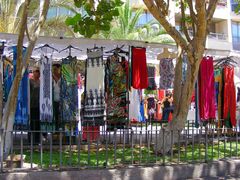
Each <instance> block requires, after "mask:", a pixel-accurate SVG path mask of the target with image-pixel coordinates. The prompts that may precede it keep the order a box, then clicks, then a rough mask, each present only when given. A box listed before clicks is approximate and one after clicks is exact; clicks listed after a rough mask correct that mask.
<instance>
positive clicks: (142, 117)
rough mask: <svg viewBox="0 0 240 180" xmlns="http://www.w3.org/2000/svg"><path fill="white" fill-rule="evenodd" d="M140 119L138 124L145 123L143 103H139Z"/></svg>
mask: <svg viewBox="0 0 240 180" xmlns="http://www.w3.org/2000/svg"><path fill="white" fill-rule="evenodd" d="M140 115H141V116H140V118H139V122H146V119H145V114H144V101H141V103H140Z"/></svg>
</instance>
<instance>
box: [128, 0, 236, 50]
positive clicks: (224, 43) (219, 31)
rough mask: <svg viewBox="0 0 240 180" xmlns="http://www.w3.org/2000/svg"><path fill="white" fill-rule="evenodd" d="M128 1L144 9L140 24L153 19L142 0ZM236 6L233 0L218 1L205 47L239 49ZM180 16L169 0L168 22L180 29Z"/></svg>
mask: <svg viewBox="0 0 240 180" xmlns="http://www.w3.org/2000/svg"><path fill="white" fill-rule="evenodd" d="M193 1H195V0H193ZM130 3H131V6H132V7H134V8H136V9H137V8H144V9H145V13H144V14H143V15H142V17H141V20H140V22H139V24H140V25H142V24H145V23H147V22H148V21H150V20H152V19H154V18H153V16H152V15H151V14H150V13H149V12H148V11H147V8H146V7H145V5H144V3H143V1H142V0H130ZM236 6H237V3H236V2H235V1H234V0H220V1H219V3H218V5H217V8H216V11H215V13H214V16H213V20H212V24H211V26H210V33H209V35H208V38H207V42H206V48H208V49H217V50H237V51H240V15H237V14H236V13H235V12H234V10H235V8H236ZM186 14H189V11H188V10H186ZM180 18H181V11H180V9H179V7H177V6H176V4H175V1H174V0H170V8H169V22H171V24H172V25H174V26H175V27H176V28H177V29H180V20H181V19H180Z"/></svg>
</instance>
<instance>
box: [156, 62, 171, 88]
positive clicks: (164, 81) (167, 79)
mask: <svg viewBox="0 0 240 180" xmlns="http://www.w3.org/2000/svg"><path fill="white" fill-rule="evenodd" d="M159 66H160V86H159V87H160V89H170V88H173V80H174V65H173V61H172V59H169V58H166V59H161V60H160V63H159Z"/></svg>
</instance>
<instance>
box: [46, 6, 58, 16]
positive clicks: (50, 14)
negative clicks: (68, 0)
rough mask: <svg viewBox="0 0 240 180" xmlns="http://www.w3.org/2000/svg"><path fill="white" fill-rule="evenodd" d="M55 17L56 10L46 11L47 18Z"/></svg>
mask: <svg viewBox="0 0 240 180" xmlns="http://www.w3.org/2000/svg"><path fill="white" fill-rule="evenodd" d="M56 16H57V8H50V9H49V10H48V14H47V18H53V17H56Z"/></svg>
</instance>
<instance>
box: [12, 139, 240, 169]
mask: <svg viewBox="0 0 240 180" xmlns="http://www.w3.org/2000/svg"><path fill="white" fill-rule="evenodd" d="M236 146H237V148H238V149H239V150H240V143H238V144H236V142H233V143H232V147H231V145H230V143H229V142H227V143H225V145H224V143H223V142H220V144H219V146H218V144H214V145H211V144H209V145H208V146H207V154H206V153H205V151H206V148H205V145H204V144H200V145H199V144H198V145H194V147H192V145H188V146H187V147H185V146H181V147H180V148H178V146H177V145H176V146H174V147H173V156H171V152H169V153H168V154H166V155H165V156H163V155H157V156H156V154H155V153H154V151H153V149H152V148H147V147H141V148H140V147H139V146H134V148H133V149H132V148H130V147H125V149H123V147H117V150H116V157H115V158H114V156H115V154H114V148H113V147H112V146H111V147H109V148H108V150H107V151H106V150H105V149H104V148H102V147H101V148H99V151H96V148H94V149H95V150H91V151H90V152H88V151H84V150H81V151H80V154H78V152H77V151H72V152H71V155H70V151H69V150H66V151H64V152H62V167H68V166H71V167H80V166H82V167H96V166H98V167H106V164H107V166H108V167H114V166H122V165H128V164H136V165H147V164H155V163H156V164H162V163H163V162H165V163H166V164H168V163H191V162H205V161H206V160H207V161H211V160H218V159H222V158H225V157H230V156H232V157H237V156H238V155H239V152H238V154H237V149H236ZM178 149H179V150H178ZM224 152H225V153H224ZM17 153H19V151H15V154H17ZM23 153H24V154H25V155H26V159H25V162H26V163H30V162H31V156H30V154H31V153H30V150H24V151H23ZM106 162H107V163H106ZM32 163H34V164H37V165H38V166H39V167H40V165H41V164H42V167H43V168H48V167H50V152H49V151H44V150H43V153H42V163H41V153H40V151H38V150H34V151H33V156H32ZM59 166H60V152H59V151H58V150H54V151H53V152H52V167H59Z"/></svg>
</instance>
